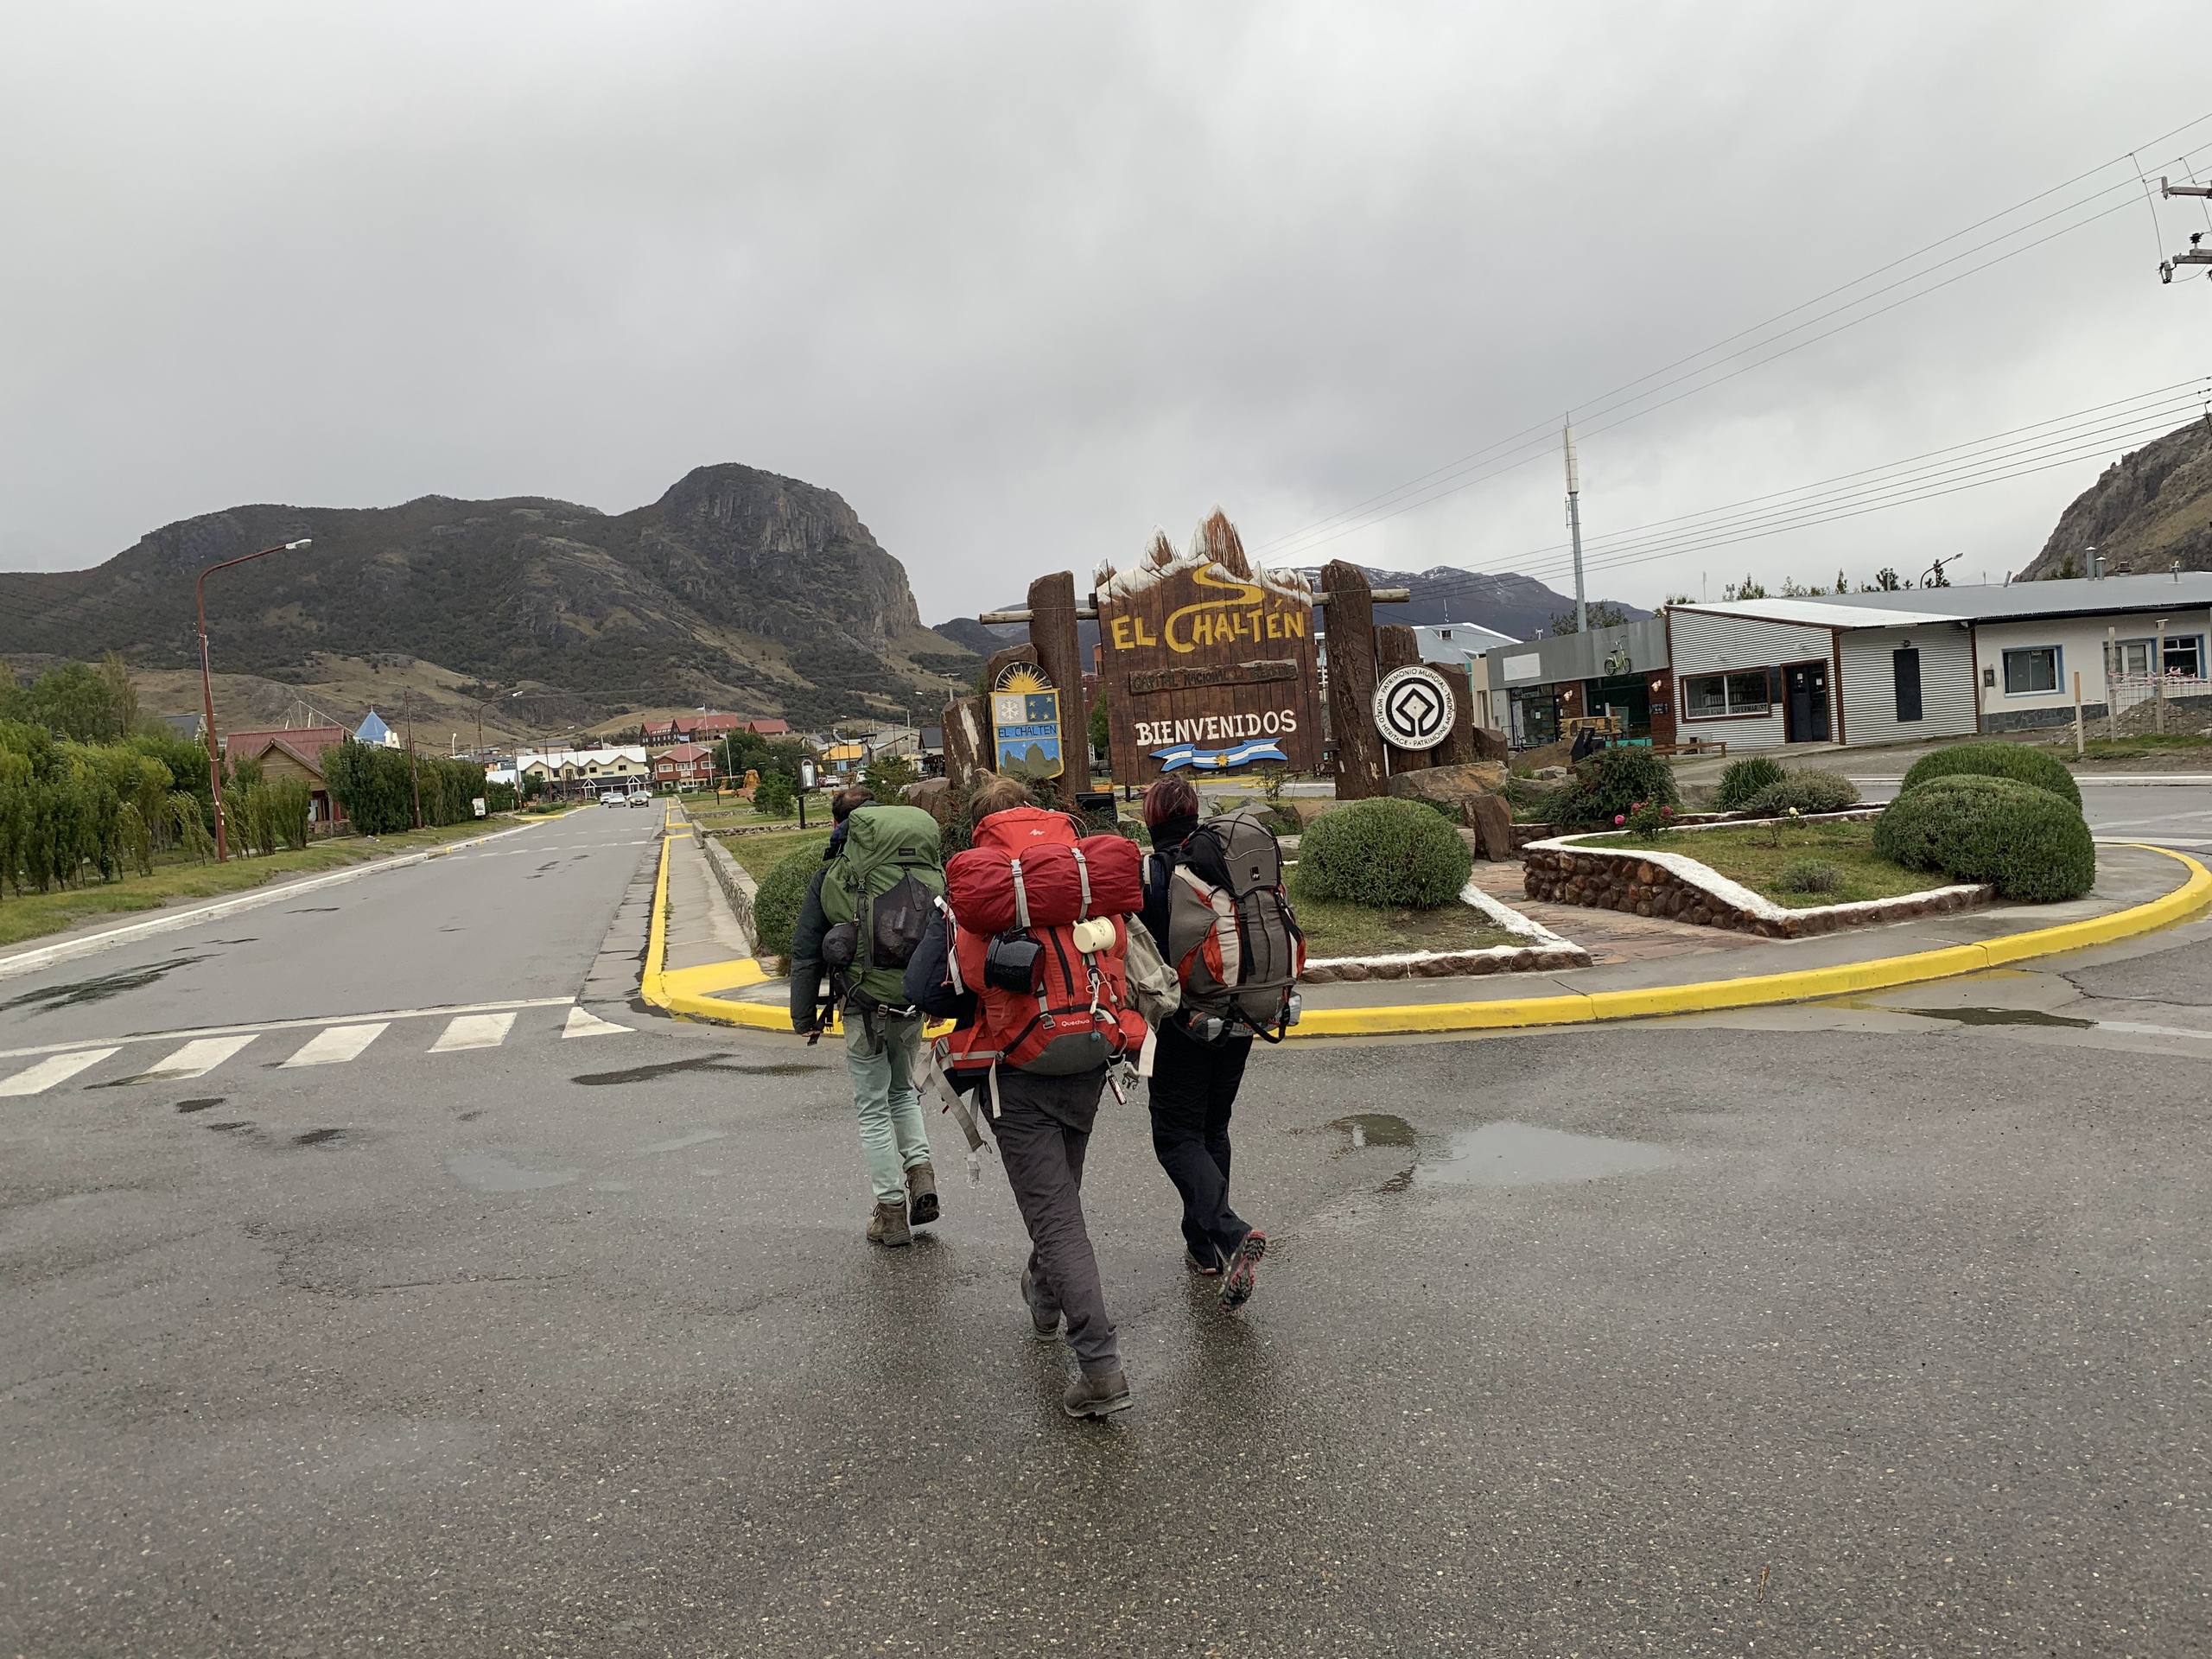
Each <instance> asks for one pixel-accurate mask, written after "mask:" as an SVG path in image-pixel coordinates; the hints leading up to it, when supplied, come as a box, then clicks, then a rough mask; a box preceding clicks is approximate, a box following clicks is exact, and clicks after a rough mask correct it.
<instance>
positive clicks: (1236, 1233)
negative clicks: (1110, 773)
mask: <svg viewBox="0 0 2212 1659" xmlns="http://www.w3.org/2000/svg"><path fill="white" fill-rule="evenodd" d="M1198 812H1199V804H1198V791H1197V790H1195V789H1194V788H1192V785H1190V783H1189V782H1188V781H1187V780H1185V779H1181V778H1177V777H1174V776H1173V775H1170V776H1167V777H1165V778H1161V779H1159V780H1158V781H1157V782H1155V783H1154V785H1152V786H1151V788H1149V789H1148V790H1147V791H1145V798H1144V818H1145V826H1146V828H1147V830H1149V832H1150V834H1151V836H1152V851H1151V853H1150V854H1149V855H1147V858H1146V860H1145V863H1144V925H1145V927H1146V929H1147V931H1149V932H1150V933H1151V934H1152V936H1153V938H1154V940H1155V941H1157V943H1158V944H1159V946H1160V954H1161V955H1162V956H1163V957H1165V958H1166V962H1167V963H1168V965H1169V966H1170V967H1171V968H1172V969H1174V971H1175V976H1176V978H1177V979H1178V981H1179V982H1180V986H1181V991H1182V1000H1181V1006H1180V1007H1178V1008H1177V1010H1176V1011H1175V1013H1174V1014H1172V1015H1170V1016H1169V1017H1168V1018H1166V1019H1165V1020H1161V1021H1160V1026H1159V1030H1158V1033H1157V1036H1156V1039H1155V1042H1154V1052H1153V1058H1152V1077H1151V1082H1150V1085H1149V1087H1150V1099H1149V1103H1150V1105H1151V1109H1152V1147H1153V1152H1154V1155H1155V1156H1157V1157H1158V1158H1159V1160H1160V1167H1161V1168H1162V1169H1164V1170H1166V1172H1167V1179H1169V1180H1171V1181H1173V1183H1174V1184H1175V1190H1176V1191H1177V1192H1179V1194H1181V1196H1182V1199H1183V1243H1184V1260H1185V1264H1186V1265H1187V1266H1188V1267H1189V1268H1190V1269H1191V1270H1192V1272H1193V1273H1196V1274H1200V1275H1202V1276H1204V1277H1206V1278H1210V1279H1218V1280H1219V1281H1220V1296H1221V1300H1222V1303H1223V1305H1224V1306H1228V1307H1240V1306H1243V1304H1244V1303H1245V1302H1246V1301H1248V1300H1250V1298H1251V1295H1252V1291H1253V1288H1254V1286H1255V1281H1256V1278H1257V1274H1258V1271H1259V1265H1260V1261H1261V1258H1262V1256H1264V1255H1266V1254H1267V1249H1268V1236H1267V1234H1266V1233H1265V1232H1263V1231H1262V1230H1260V1229H1259V1228H1257V1227H1255V1226H1252V1225H1251V1224H1249V1223H1248V1222H1246V1221H1245V1220H1244V1219H1243V1217H1241V1216H1239V1215H1238V1214H1237V1213H1236V1211H1235V1210H1234V1209H1232V1208H1231V1207H1230V1201H1229V1172H1230V1142H1229V1120H1230V1113H1231V1111H1232V1110H1233V1109H1234V1108H1235V1106H1236V1093H1237V1090H1238V1089H1239V1087H1240V1086H1241V1085H1242V1084H1243V1080H1244V1065H1245V1062H1246V1061H1247V1060H1248V1059H1249V1058H1251V1053H1252V1044H1253V1040H1254V1039H1255V1038H1257V1039H1262V1040H1264V1041H1267V1042H1271V1043H1272V1042H1281V1040H1282V1039H1283V1036H1284V1035H1285V1033H1287V1031H1288V1030H1289V1028H1290V1027H1292V1026H1294V1025H1295V1024H1296V1023H1297V1022H1298V1017H1299V1013H1300V1001H1299V996H1298V991H1297V984H1298V976H1299V975H1300V972H1301V971H1303V969H1304V968H1305V966H1306V938H1305V935H1304V934H1302V933H1301V932H1300V931H1299V927H1298V918H1297V916H1296V914H1295V913H1294V912H1293V911H1292V909H1291V906H1290V900H1289V899H1288V897H1287V894H1286V893H1284V891H1283V885H1282V849H1281V847H1280V846H1279V845H1278V844H1277V843H1276V841H1275V837H1274V832H1273V831H1272V830H1270V829H1268V827H1267V825H1266V824H1265V823H1262V822H1261V821H1260V819H1259V818H1258V817H1255V816H1254V815H1252V814H1251V813H1249V812H1231V813H1227V814H1224V815H1223V816H1221V817H1214V818H1210V819H1207V820H1206V821H1205V823H1200V822H1199V819H1198Z"/></svg>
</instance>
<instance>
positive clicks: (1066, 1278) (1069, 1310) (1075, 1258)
mask: <svg viewBox="0 0 2212 1659" xmlns="http://www.w3.org/2000/svg"><path fill="white" fill-rule="evenodd" d="M998 1082H999V1115H998V1116H997V1117H996V1118H995V1120H993V1121H992V1123H991V1129H992V1132H993V1133H994V1134H995V1135H997V1137H998V1143H999V1156H1000V1158H1001V1160H1003V1161H1004V1162H1005V1164H1006V1176H1007V1183H1008V1185H1011V1186H1012V1187H1013V1188H1014V1204H1015V1205H1017V1206H1018V1207H1019V1208H1020V1211H1021V1224H1022V1225H1023V1226H1025V1227H1027V1229H1028V1230H1029V1243H1030V1246H1031V1248H1030V1252H1029V1279H1030V1306H1032V1308H1033V1310H1034V1311H1035V1312H1036V1313H1039V1314H1040V1315H1042V1316H1044V1317H1046V1318H1050V1317H1051V1316H1052V1314H1053V1313H1061V1314H1064V1315H1065V1316H1066V1319H1067V1322H1068V1345H1069V1346H1070V1347H1071V1348H1073V1349H1074V1350H1075V1357H1076V1359H1077V1362H1078V1363H1080V1364H1081V1365H1082V1367H1083V1369H1084V1370H1086V1371H1111V1370H1119V1369H1120V1367H1121V1363H1122V1360H1121V1351H1120V1350H1119V1349H1118V1348H1117V1347H1116V1345H1115V1341H1114V1321H1113V1320H1112V1319H1109V1318H1108V1317H1107V1313H1106V1293H1105V1290H1104V1288H1103V1287H1102V1286H1101V1285H1100V1283H1099V1281H1098V1258H1097V1256H1096V1255H1094V1254H1093V1253H1092V1251H1091V1248H1090V1230H1089V1229H1087V1228H1086V1227H1085V1226H1084V1219H1083V1160H1084V1154H1085V1153H1086V1152H1087V1151H1088V1150H1089V1148H1090V1126H1091V1123H1092V1122H1093V1120H1094V1119H1095V1118H1096V1116H1097V1113H1098V1093H1099V1090H1101V1089H1102V1088H1103V1087H1104V1086H1105V1082H1106V1073H1105V1071H1104V1069H1103V1067H1102V1068H1100V1069H1099V1070H1097V1071H1084V1072H1079V1073H1077V1075H1076V1076H1074V1077H1033V1076H1030V1075H1029V1074H1028V1073H1027V1072H1021V1071H1006V1070H1003V1069H1001V1071H1000V1072H999V1079H998ZM976 1106H977V1108H978V1109H979V1110H982V1111H988V1110H989V1109H990V1103H989V1096H988V1091H987V1090H979V1091H978V1094H977V1099H976Z"/></svg>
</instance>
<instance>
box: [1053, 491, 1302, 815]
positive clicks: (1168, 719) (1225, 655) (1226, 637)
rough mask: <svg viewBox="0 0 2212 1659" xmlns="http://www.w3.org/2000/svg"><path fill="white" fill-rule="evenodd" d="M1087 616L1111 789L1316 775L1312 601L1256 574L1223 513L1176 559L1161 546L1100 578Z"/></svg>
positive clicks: (1294, 580) (1279, 578) (1282, 578)
mask: <svg viewBox="0 0 2212 1659" xmlns="http://www.w3.org/2000/svg"><path fill="white" fill-rule="evenodd" d="M1097 605H1098V643H1099V655H1100V658H1101V664H1100V667H1101V672H1102V677H1103V682H1104V685H1105V691H1106V708H1107V711H1108V712H1107V729H1108V732H1109V738H1110V741H1111V745H1112V748H1113V756H1114V776H1115V778H1116V779H1118V780H1120V781H1121V782H1122V783H1128V784H1143V783H1149V782H1151V781H1152V780H1153V779H1155V778H1157V777H1159V776H1160V774H1161V773H1163V772H1189V773H1197V774H1201V775H1211V774H1216V773H1219V772H1241V771H1243V770H1246V769H1248V768H1251V767H1255V766H1283V767H1287V768H1288V769H1289V770H1291V771H1294V772H1313V771H1316V770H1318V769H1319V767H1320V765H1321V748H1322V742H1321V737H1322V734H1321V704H1320V696H1319V688H1320V683H1321V671H1320V660H1319V652H1318V650H1317V648H1316V645H1315V641H1314V632H1315V630H1314V622H1315V613H1314V607H1313V590H1312V589H1311V588H1309V587H1308V586H1307V585H1306V580H1305V578H1304V577H1302V576H1300V575H1298V574H1297V573H1296V572H1294V571H1280V570H1262V571H1255V570H1254V569H1252V567H1251V564H1250V563H1249V561H1248V560H1247V559H1246V558H1245V556H1244V549H1243V544H1242V543H1240V542H1239V541H1238V539H1237V536H1236V527H1235V526H1234V525H1232V524H1230V522H1229V520H1228V519H1227V518H1225V517H1224V516H1223V515H1222V514H1220V513H1218V512H1217V513H1215V515H1214V516H1213V517H1212V518H1209V519H1208V520H1207V521H1206V522H1205V524H1202V525H1200V526H1199V529H1198V537H1197V538H1196V539H1195V540H1194V541H1193V542H1192V548H1191V551H1190V552H1189V553H1188V554H1186V555H1185V556H1182V557H1177V556H1176V554H1175V550H1174V549H1173V547H1171V546H1170V545H1169V544H1168V542H1167V538H1166V537H1165V536H1159V537H1154V542H1153V547H1152V551H1151V554H1150V556H1148V557H1147V560H1146V561H1145V562H1144V563H1141V564H1140V565H1138V566H1137V567H1136V568H1135V569H1131V570H1125V571H1122V572H1120V573H1119V574H1115V573H1113V572H1111V571H1105V572H1102V573H1101V576H1100V581H1099V585H1098V594H1097Z"/></svg>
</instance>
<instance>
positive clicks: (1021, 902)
mask: <svg viewBox="0 0 2212 1659" xmlns="http://www.w3.org/2000/svg"><path fill="white" fill-rule="evenodd" d="M1007 864H1008V866H1009V867H1010V868H1012V869H1013V871H1014V925H1015V926H1016V927H1019V928H1022V929H1024V930H1027V927H1028V926H1029V889H1028V888H1027V887H1025V886H1023V885H1022V880H1021V861H1020V859H1018V858H1014V859H1008V860H1007Z"/></svg>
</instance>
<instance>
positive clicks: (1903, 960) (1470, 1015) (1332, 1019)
mask: <svg viewBox="0 0 2212 1659" xmlns="http://www.w3.org/2000/svg"><path fill="white" fill-rule="evenodd" d="M2122 844H2124V845H2127V846H2132V847H2138V848H2140V849H2142V850H2143V851H2145V852H2148V853H2157V854H2159V855H2162V856H2164V857H2166V858H2171V859H2172V860H2174V861H2176V862H2177V863H2178V864H2180V865H2182V866H2183V868H2186V869H2187V870H2188V872H2189V879H2188V880H2185V881H2183V883H2182V884H2181V886H2180V887H2177V888H2175V889H2174V890H2173V891H2172V892H2171V893H2166V894H2164V896H2163V897H2161V898H2158V899H2152V900H2151V901H2150V903H2148V904H2144V905H2136V906H2132V907H2131V908H2129V909H2126V910H2121V911H2115V912H2113V913H2112V914H2111V915H2109V916H2094V917H2091V918H2089V919H2088V920H2087V921H2080V922H2061V923H2060V924H2059V925H2056V927H2039V928H2034V929H2031V931H2027V932H2025V933H2013V934H2009V935H2007V936H2006V937H2005V938H1999V939H1992V940H1989V941H1988V942H1986V944H1953V945H1946V946H1944V947H1943V948H1942V950H1917V951H1914V952H1913V953H1911V954H1910V955H1909V956H1902V957H1876V958H1875V959H1874V960H1873V961H1872V962H1851V963H1841V964H1840V965H1838V966H1835V967H1832V968H1804V969H1796V970H1795V971H1793V972H1790V973H1786V974H1760V975H1757V976H1752V977H1751V978H1747V979H1708V980H1703V981H1700V982H1698V983H1696V984H1694V985H1656V986H1653V987H1651V988H1649V989H1647V990H1636V991H1569V992H1567V993H1565V994H1563V995H1556V996H1521V997H1502V998H1499V999H1498V1000H1497V1001H1491V1002H1414V1003H1398V1004H1394V1005H1391V1006H1388V1007H1372V1008H1309V1009H1307V1010H1306V1017H1305V1019H1304V1020H1301V1021H1300V1023H1298V1024H1297V1025H1295V1026H1293V1027H1291V1029H1290V1034H1291V1035H1292V1036H1293V1037H1390V1036H1402V1035H1408V1034H1418V1033H1422V1032H1432V1031H1499V1030H1509V1029H1512V1028H1515V1027H1524V1026H1580V1025H1592V1024H1595V1023H1597V1022H1599V1021H1600V1020H1644V1019H1649V1018H1651V1017H1652V1016H1654V1015H1656V1014H1711V1013H1715V1012H1718V1011H1719V1010H1721V1009H1724V1008H1754V1007H1765V1006H1768V1005H1770V1004H1773V1003H1777V1002H1805V1001H1812V1000H1814V999H1815V998H1818V997H1823V996H1846V995H1851V994H1852V993H1853V992H1859V991H1881V990H1891V989H1894V988H1896V987H1897V986H1899V985H1917V984H1921V983H1923V982H1926V981H1929V980H1934V979H1952V978H1955V977H1956V976H1959V975H1961V974H1974V973H1980V971H1981V970H1982V969H1985V968H1994V967H1999V966H2000V965H2002V964H2004V963H2011V962H2025V961H2027V960H2029V959H2031V957H2053V956H2058V955H2060V954H2062V953H2063V952H2065V951H2068V950H2086V949H2087V948H2088V947H2089V946H2090V945H2094V944H2111V943H2112V942H2113V940H2114V939H2125V938H2133V936H2135V935H2137V934H2139V933H2150V932H2153V931H2156V930H2158V929H2159V928H2162V927H2170V926H2171V925H2173V924H2174V923H2176V922H2178V921H2180V920H2182V919H2183V918H2184V917H2186V916H2189V915H2191V914H2193V913H2194V912H2196V911H2199V910H2202V908H2204V906H2206V905H2208V904H2212V870H2208V869H2206V868H2204V866H2203V865H2202V864H2200V863H2198V862H2197V861H2196V860H2195V859H2193V858H2191V857H2190V856H2189V855H2188V854H2186V853H2177V852H2175V851H2174V850H2173V849H2171V848H2167V847H2153V846H2151V845H2149V844H2148V843H2147V842H2125V843H2122ZM667 909H668V848H667V846H666V844H665V843H664V844H663V845H662V848H661V860H660V881H659V884H658V887H656V889H655V891H654V893H653V925H652V934H651V936H650V938H649V939H648V941H647V944H646V946H645V1001H648V1002H652V1003H653V1004H655V1005H656V1006H658V1007H664V1008H666V1009H668V1010H669V1011H670V1012H671V1013H674V1014H689V1015H690V1016H692V1017H693V1018H695V1019H700V1020H715V1021H717V1022H719V1023H721V1024H723V1025H732V1026H745V1027H751V1028H753V1029H754V1030H759V1031H789V1030H790V1029H791V1014H790V1012H789V1010H788V1009H787V1008H785V1007H781V1006H777V1005H772V1004H769V1003H766V1002H754V1003H747V1002H728V1001H722V1000H721V999H720V998H718V997H710V996H702V995H696V994H690V995H687V994H685V992H684V991H683V990H679V989H677V988H676V987H674V986H673V985H671V984H670V983H669V982H670V980H671V978H673V977H674V976H671V975H668V974H665V973H664V972H662V970H661V966H660V964H661V961H662V958H663V957H664V954H665V951H666V948H667ZM737 965H738V964H735V963H732V964H728V965H727V966H725V967H721V968H715V969H705V968H690V969H682V970H680V972H681V973H683V974H684V975H687V976H702V975H707V974H709V973H722V972H727V971H728V969H729V968H734V967H735V966H737ZM757 966H758V964H755V967H756V968H757ZM702 982H703V981H700V980H695V981H694V982H693V983H694V984H695V985H696V983H702ZM730 983H733V984H734V983H738V982H737V981H735V980H733V981H731V982H730ZM837 1029H838V1027H836V1026H834V1025H833V1026H832V1027H831V1030H832V1031H835V1030H837Z"/></svg>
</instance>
